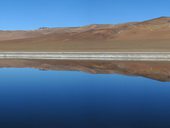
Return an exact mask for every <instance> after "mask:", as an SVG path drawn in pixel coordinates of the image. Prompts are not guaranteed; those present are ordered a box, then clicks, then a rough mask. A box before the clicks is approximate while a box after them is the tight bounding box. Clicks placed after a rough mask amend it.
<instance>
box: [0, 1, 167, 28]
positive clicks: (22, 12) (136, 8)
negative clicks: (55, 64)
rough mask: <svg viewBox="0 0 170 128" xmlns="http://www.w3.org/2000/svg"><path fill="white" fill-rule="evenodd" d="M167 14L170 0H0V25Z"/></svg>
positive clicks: (102, 21) (47, 24) (120, 19)
mask: <svg viewBox="0 0 170 128" xmlns="http://www.w3.org/2000/svg"><path fill="white" fill-rule="evenodd" d="M160 16H170V0H1V2H0V29H3V30H7V29H10V30H15V29H37V28H39V27H66V26H82V25H88V24H117V23H123V22H129V21H142V20H147V19H150V18H155V17H160Z"/></svg>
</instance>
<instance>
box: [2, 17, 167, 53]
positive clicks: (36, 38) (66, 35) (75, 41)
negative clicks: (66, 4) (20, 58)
mask: <svg viewBox="0 0 170 128" xmlns="http://www.w3.org/2000/svg"><path fill="white" fill-rule="evenodd" d="M125 43H126V44H125ZM145 43H146V44H145ZM128 44H129V45H128ZM122 45H128V46H122ZM135 45H136V46H135ZM164 45H166V47H165V46H164ZM130 46H131V48H132V49H136V50H145V49H148V50H152V51H154V50H155V49H158V50H170V17H160V18H155V19H151V20H147V21H143V22H130V23H124V24H117V25H111V24H93V25H88V26H83V27H68V28H48V27H41V28H40V29H37V30H32V31H0V51H5V50H8V51H15V50H21V51H22V50H23V51H25V50H33V51H36V50H38V51H41V50H42V51H43V50H45V51H50V50H51V51H55V50H61V51H62V50H71V51H74V50H78V51H81V50H87V51H88V50H89V51H93V50H94V51H95V50H96V51H100V50H102V51H105V50H106V51H110V50H112V49H114V50H119V49H120V50H121V49H122V50H126V49H127V50H128V49H131V48H130ZM164 47H165V48H164Z"/></svg>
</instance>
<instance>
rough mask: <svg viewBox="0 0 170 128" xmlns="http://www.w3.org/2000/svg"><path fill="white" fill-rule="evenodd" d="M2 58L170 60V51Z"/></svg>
mask: <svg viewBox="0 0 170 128" xmlns="http://www.w3.org/2000/svg"><path fill="white" fill-rule="evenodd" d="M0 59H54V60H121V61H170V52H0Z"/></svg>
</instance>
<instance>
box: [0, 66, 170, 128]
mask: <svg viewBox="0 0 170 128" xmlns="http://www.w3.org/2000/svg"><path fill="white" fill-rule="evenodd" d="M0 128H170V83H169V82H165V83H164V82H159V81H155V80H151V79H146V78H142V77H131V76H122V75H108V74H106V75H103V74H102V75H94V74H87V73H83V72H71V71H40V70H36V69H15V68H12V69H0Z"/></svg>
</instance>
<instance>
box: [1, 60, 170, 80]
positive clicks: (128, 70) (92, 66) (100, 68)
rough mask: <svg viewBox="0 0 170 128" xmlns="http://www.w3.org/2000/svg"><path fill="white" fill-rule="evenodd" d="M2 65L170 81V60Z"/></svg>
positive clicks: (7, 62) (4, 63)
mask: <svg viewBox="0 0 170 128" xmlns="http://www.w3.org/2000/svg"><path fill="white" fill-rule="evenodd" d="M0 67H20V68H24V67H31V68H38V69H42V70H76V71H84V72H88V73H93V74H113V73H117V74H124V75H134V76H144V77H147V78H151V79H155V80H159V81H170V62H135V61H124V62H123V61H61V60H60V61H59V60H58V61H57V60H1V61H0Z"/></svg>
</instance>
